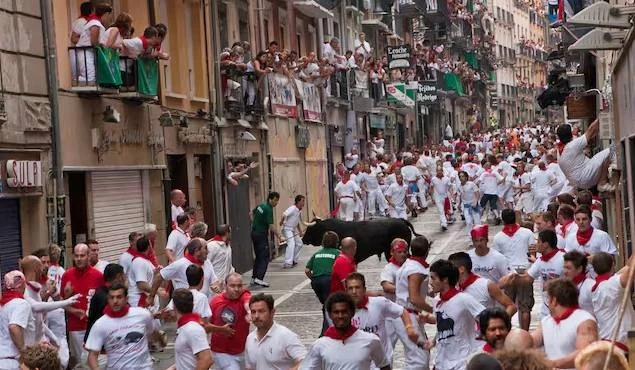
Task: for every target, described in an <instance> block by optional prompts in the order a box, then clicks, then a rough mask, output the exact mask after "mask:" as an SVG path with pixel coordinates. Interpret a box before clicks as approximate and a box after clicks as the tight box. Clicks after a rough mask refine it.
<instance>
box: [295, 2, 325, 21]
mask: <svg viewBox="0 0 635 370" xmlns="http://www.w3.org/2000/svg"><path fill="white" fill-rule="evenodd" d="M293 6H294V7H295V8H296V9H298V10H299V11H300V12H301V13H303V14H305V15H307V16H309V17H312V18H333V13H332V12H330V11H329V10H328V9H326V8H325V7H323V6H322V5H320V4H319V3H318V2H317V1H314V0H296V1H294V2H293Z"/></svg>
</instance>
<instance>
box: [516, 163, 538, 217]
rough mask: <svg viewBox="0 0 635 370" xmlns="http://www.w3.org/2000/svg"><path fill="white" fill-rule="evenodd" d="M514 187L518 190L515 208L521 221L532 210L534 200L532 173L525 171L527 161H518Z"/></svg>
mask: <svg viewBox="0 0 635 370" xmlns="http://www.w3.org/2000/svg"><path fill="white" fill-rule="evenodd" d="M512 189H513V190H514V191H515V192H516V198H517V199H516V205H515V206H514V210H515V211H516V212H517V216H516V219H517V220H518V221H520V220H521V219H522V216H523V215H527V214H529V213H531V212H532V210H533V207H534V203H533V202H534V201H533V198H532V193H531V175H530V174H529V173H527V172H525V162H518V164H517V165H516V176H514V186H513V187H512Z"/></svg>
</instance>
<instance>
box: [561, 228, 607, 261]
mask: <svg viewBox="0 0 635 370" xmlns="http://www.w3.org/2000/svg"><path fill="white" fill-rule="evenodd" d="M576 235H577V231H576V233H575V234H574V233H570V234H569V236H567V238H566V239H565V247H564V249H565V250H566V251H567V252H571V251H573V250H577V251H580V252H582V253H585V254H595V253H598V252H606V253H608V254H612V255H616V254H617V248H615V244H614V243H613V239H611V236H610V235H609V234H608V233H607V232H606V231H602V230H598V229H593V234H591V239H589V241H588V242H587V243H586V244H585V245H580V243H578V238H577V236H576Z"/></svg>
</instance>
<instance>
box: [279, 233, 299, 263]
mask: <svg viewBox="0 0 635 370" xmlns="http://www.w3.org/2000/svg"><path fill="white" fill-rule="evenodd" d="M282 234H283V235H284V238H285V239H287V249H286V251H285V252H284V264H285V265H289V266H291V265H292V264H293V262H296V261H297V260H298V254H300V249H302V245H303V244H302V239H301V238H300V235H298V230H297V229H282Z"/></svg>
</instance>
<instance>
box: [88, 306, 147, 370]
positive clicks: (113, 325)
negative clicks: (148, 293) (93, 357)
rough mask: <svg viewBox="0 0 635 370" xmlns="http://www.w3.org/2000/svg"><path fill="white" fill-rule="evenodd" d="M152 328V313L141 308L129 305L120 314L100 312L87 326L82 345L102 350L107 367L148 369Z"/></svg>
mask: <svg viewBox="0 0 635 370" xmlns="http://www.w3.org/2000/svg"><path fill="white" fill-rule="evenodd" d="M152 331H153V324H152V315H151V314H150V311H148V310H146V309H145V308H140V307H131V308H130V310H129V311H128V314H127V315H126V316H124V317H118V318H114V317H110V316H107V315H103V316H102V317H100V318H99V319H98V320H97V321H95V324H94V325H93V327H92V328H91V329H90V334H88V339H87V340H86V344H85V347H86V349H87V350H89V351H96V352H99V351H101V350H102V349H104V350H105V351H106V357H107V359H108V363H107V365H106V368H107V369H108V370H128V369H135V370H152V369H153V367H152V359H151V358H150V351H149V350H148V337H149V335H150V334H151V333H152Z"/></svg>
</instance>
